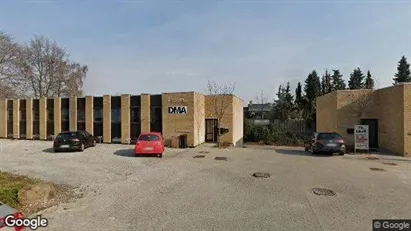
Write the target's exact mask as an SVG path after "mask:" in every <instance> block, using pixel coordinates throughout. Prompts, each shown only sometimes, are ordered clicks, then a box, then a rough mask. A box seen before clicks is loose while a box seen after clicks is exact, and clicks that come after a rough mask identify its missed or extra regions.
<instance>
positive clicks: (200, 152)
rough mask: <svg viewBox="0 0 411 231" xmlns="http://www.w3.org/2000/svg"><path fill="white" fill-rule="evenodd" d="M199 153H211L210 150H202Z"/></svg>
mask: <svg viewBox="0 0 411 231" xmlns="http://www.w3.org/2000/svg"><path fill="white" fill-rule="evenodd" d="M199 153H204V154H208V153H210V152H209V151H200V152H199Z"/></svg>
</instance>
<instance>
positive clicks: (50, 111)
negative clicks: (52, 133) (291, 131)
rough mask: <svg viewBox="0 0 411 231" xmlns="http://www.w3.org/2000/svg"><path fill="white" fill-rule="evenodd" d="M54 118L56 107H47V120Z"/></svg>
mask: <svg viewBox="0 0 411 231" xmlns="http://www.w3.org/2000/svg"><path fill="white" fill-rule="evenodd" d="M53 120H54V109H53V108H52V109H47V121H53Z"/></svg>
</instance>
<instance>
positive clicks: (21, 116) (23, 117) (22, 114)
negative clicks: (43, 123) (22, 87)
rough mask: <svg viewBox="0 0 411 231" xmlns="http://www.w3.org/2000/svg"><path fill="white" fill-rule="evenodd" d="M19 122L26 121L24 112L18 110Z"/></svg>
mask: <svg viewBox="0 0 411 231" xmlns="http://www.w3.org/2000/svg"><path fill="white" fill-rule="evenodd" d="M20 121H26V110H24V109H22V110H20Z"/></svg>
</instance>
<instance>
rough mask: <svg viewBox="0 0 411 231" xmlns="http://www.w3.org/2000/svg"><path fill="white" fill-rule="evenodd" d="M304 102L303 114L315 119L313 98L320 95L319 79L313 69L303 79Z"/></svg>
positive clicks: (307, 117)
mask: <svg viewBox="0 0 411 231" xmlns="http://www.w3.org/2000/svg"><path fill="white" fill-rule="evenodd" d="M304 92H305V99H306V104H305V108H304V116H305V117H306V119H309V120H311V121H314V120H315V110H316V107H315V100H316V98H317V97H318V96H320V95H321V81H320V78H319V77H318V74H317V72H316V71H315V70H313V71H312V72H311V73H310V74H309V75H308V76H307V79H306V80H305V86H304Z"/></svg>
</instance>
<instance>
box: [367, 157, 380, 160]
mask: <svg viewBox="0 0 411 231" xmlns="http://www.w3.org/2000/svg"><path fill="white" fill-rule="evenodd" d="M366 158H367V159H369V160H379V159H380V158H378V157H375V156H367V157H366Z"/></svg>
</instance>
